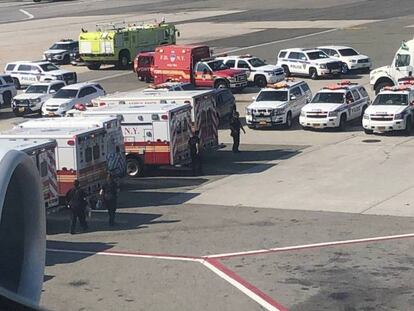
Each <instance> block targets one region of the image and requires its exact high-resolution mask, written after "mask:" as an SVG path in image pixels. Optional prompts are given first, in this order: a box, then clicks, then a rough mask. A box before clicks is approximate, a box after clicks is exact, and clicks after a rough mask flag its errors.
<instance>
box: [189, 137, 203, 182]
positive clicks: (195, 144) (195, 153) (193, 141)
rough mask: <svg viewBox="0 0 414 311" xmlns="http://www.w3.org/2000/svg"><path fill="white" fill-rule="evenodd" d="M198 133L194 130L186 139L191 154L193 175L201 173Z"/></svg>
mask: <svg viewBox="0 0 414 311" xmlns="http://www.w3.org/2000/svg"><path fill="white" fill-rule="evenodd" d="M199 134H200V132H199V131H195V132H194V135H193V136H191V137H190V139H189V140H188V147H189V149H190V156H191V168H192V169H193V176H199V175H201V174H202V164H201V146H200V137H199V136H198V135H199Z"/></svg>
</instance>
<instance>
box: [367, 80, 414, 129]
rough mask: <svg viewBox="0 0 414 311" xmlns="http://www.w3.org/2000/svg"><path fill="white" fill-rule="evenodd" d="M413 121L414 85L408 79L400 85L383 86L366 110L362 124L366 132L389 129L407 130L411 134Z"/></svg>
mask: <svg viewBox="0 0 414 311" xmlns="http://www.w3.org/2000/svg"><path fill="white" fill-rule="evenodd" d="M413 82H414V81H413ZM413 121H414V85H413V83H409V82H408V81H407V82H403V83H402V84H400V85H399V86H387V87H385V88H383V89H382V90H381V91H380V92H379V93H378V94H377V96H376V97H375V99H374V101H373V102H372V105H371V106H369V107H368V109H367V110H365V113H364V117H363V119H362V126H363V127H364V131H365V133H366V134H372V133H373V132H380V133H381V132H389V131H405V133H406V134H409V133H410V132H411V130H412V129H413V124H414V123H413Z"/></svg>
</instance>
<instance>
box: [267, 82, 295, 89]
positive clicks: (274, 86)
mask: <svg viewBox="0 0 414 311" xmlns="http://www.w3.org/2000/svg"><path fill="white" fill-rule="evenodd" d="M267 87H268V88H270V89H288V88H289V87H290V86H289V84H287V83H285V82H278V83H275V84H268V85H267Z"/></svg>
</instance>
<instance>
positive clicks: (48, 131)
mask: <svg viewBox="0 0 414 311" xmlns="http://www.w3.org/2000/svg"><path fill="white" fill-rule="evenodd" d="M100 131H104V129H103V128H99V129H96V128H91V129H89V128H84V127H75V128H22V127H20V126H19V125H17V126H15V127H14V128H12V129H10V130H7V131H3V132H1V133H0V138H13V137H15V138H38V139H39V138H55V139H57V138H73V137H74V136H77V135H82V134H92V133H98V132H100Z"/></svg>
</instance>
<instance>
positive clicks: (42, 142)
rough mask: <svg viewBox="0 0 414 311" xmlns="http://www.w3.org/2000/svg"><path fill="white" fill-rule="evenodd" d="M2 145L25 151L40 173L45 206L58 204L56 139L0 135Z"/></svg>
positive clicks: (49, 206)
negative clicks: (17, 137) (18, 137)
mask: <svg viewBox="0 0 414 311" xmlns="http://www.w3.org/2000/svg"><path fill="white" fill-rule="evenodd" d="M0 145H1V146H2V147H5V148H8V149H11V150H12V149H13V150H18V151H22V152H24V153H26V154H27V155H28V156H29V157H30V158H31V159H32V160H33V163H34V164H35V166H36V167H37V170H38V172H39V175H40V181H41V183H42V184H41V188H42V192H43V199H44V203H45V207H46V208H51V207H55V206H57V205H58V204H59V193H58V192H59V189H58V181H57V175H56V158H55V149H56V141H55V140H51V139H26V138H20V139H15V138H13V139H11V138H3V137H0Z"/></svg>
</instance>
